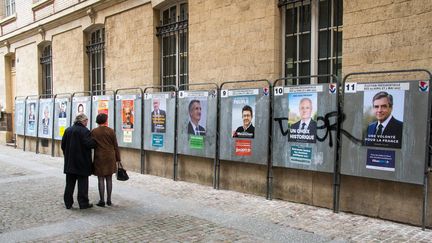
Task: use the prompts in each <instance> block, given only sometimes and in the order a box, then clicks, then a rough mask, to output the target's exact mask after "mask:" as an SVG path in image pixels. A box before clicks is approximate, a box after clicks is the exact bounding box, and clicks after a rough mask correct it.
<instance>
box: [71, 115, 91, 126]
mask: <svg viewBox="0 0 432 243" xmlns="http://www.w3.org/2000/svg"><path fill="white" fill-rule="evenodd" d="M85 120H88V118H87V116H86V115H84V114H79V115H77V116H76V117H75V121H74V123H77V122H79V123H81V124H82V123H83V122H84V121H85Z"/></svg>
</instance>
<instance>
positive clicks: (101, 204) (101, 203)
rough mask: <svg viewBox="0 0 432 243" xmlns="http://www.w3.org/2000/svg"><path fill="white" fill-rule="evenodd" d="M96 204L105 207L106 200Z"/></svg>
mask: <svg viewBox="0 0 432 243" xmlns="http://www.w3.org/2000/svg"><path fill="white" fill-rule="evenodd" d="M96 206H98V207H105V202H104V201H99V202H98V203H96Z"/></svg>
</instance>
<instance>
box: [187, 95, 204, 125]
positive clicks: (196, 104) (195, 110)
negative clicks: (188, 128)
mask: <svg viewBox="0 0 432 243" xmlns="http://www.w3.org/2000/svg"><path fill="white" fill-rule="evenodd" d="M189 107H190V109H189V117H190V119H191V121H192V123H194V124H198V123H199V121H200V120H201V110H202V108H201V102H200V101H199V100H193V101H191V102H190V105H189Z"/></svg>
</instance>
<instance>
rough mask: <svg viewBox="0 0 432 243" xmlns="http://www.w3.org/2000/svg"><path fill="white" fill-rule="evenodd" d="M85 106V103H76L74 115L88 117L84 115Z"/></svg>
mask: <svg viewBox="0 0 432 243" xmlns="http://www.w3.org/2000/svg"><path fill="white" fill-rule="evenodd" d="M86 106H87V104H86V103H78V106H77V110H76V115H80V114H84V115H86V116H88V115H87V113H86V111H87V109H86V108H87V107H86Z"/></svg>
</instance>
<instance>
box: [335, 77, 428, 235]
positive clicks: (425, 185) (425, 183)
mask: <svg viewBox="0 0 432 243" xmlns="http://www.w3.org/2000/svg"><path fill="white" fill-rule="evenodd" d="M404 73H424V74H426V75H427V76H428V80H429V84H430V83H431V82H432V74H431V72H429V71H428V70H426V69H407V70H389V71H372V72H355V73H349V74H347V75H345V77H344V78H343V82H342V87H345V83H346V81H347V80H348V78H350V77H352V76H360V75H363V76H367V75H377V74H387V75H391V74H404ZM401 81H403V80H401ZM341 93H342V94H341V98H342V102H341V113H343V108H344V107H343V100H344V96H345V89H342V91H341ZM427 103H428V115H427V117H428V120H427V125H426V131H427V132H426V136H427V138H426V141H427V142H426V147H425V163H424V178H423V208H422V229H423V230H425V227H426V214H427V197H428V181H429V180H428V178H429V172H430V170H429V168H428V166H429V165H430V152H431V147H430V144H431V137H430V125H431V92H430V91H429V94H428V102H427ZM341 133H342V132H341V129H340V127H338V135H337V138H338V141H340V138H341ZM338 150H339V151H338V152H341V146H339V147H338ZM339 163H340V161H339ZM337 177H338V180H337V184H338V185H340V179H341V178H340V165H339V171H337ZM335 197H336V205H335V212H339V200H340V187H338V190H337V191H336V195H335Z"/></svg>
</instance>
